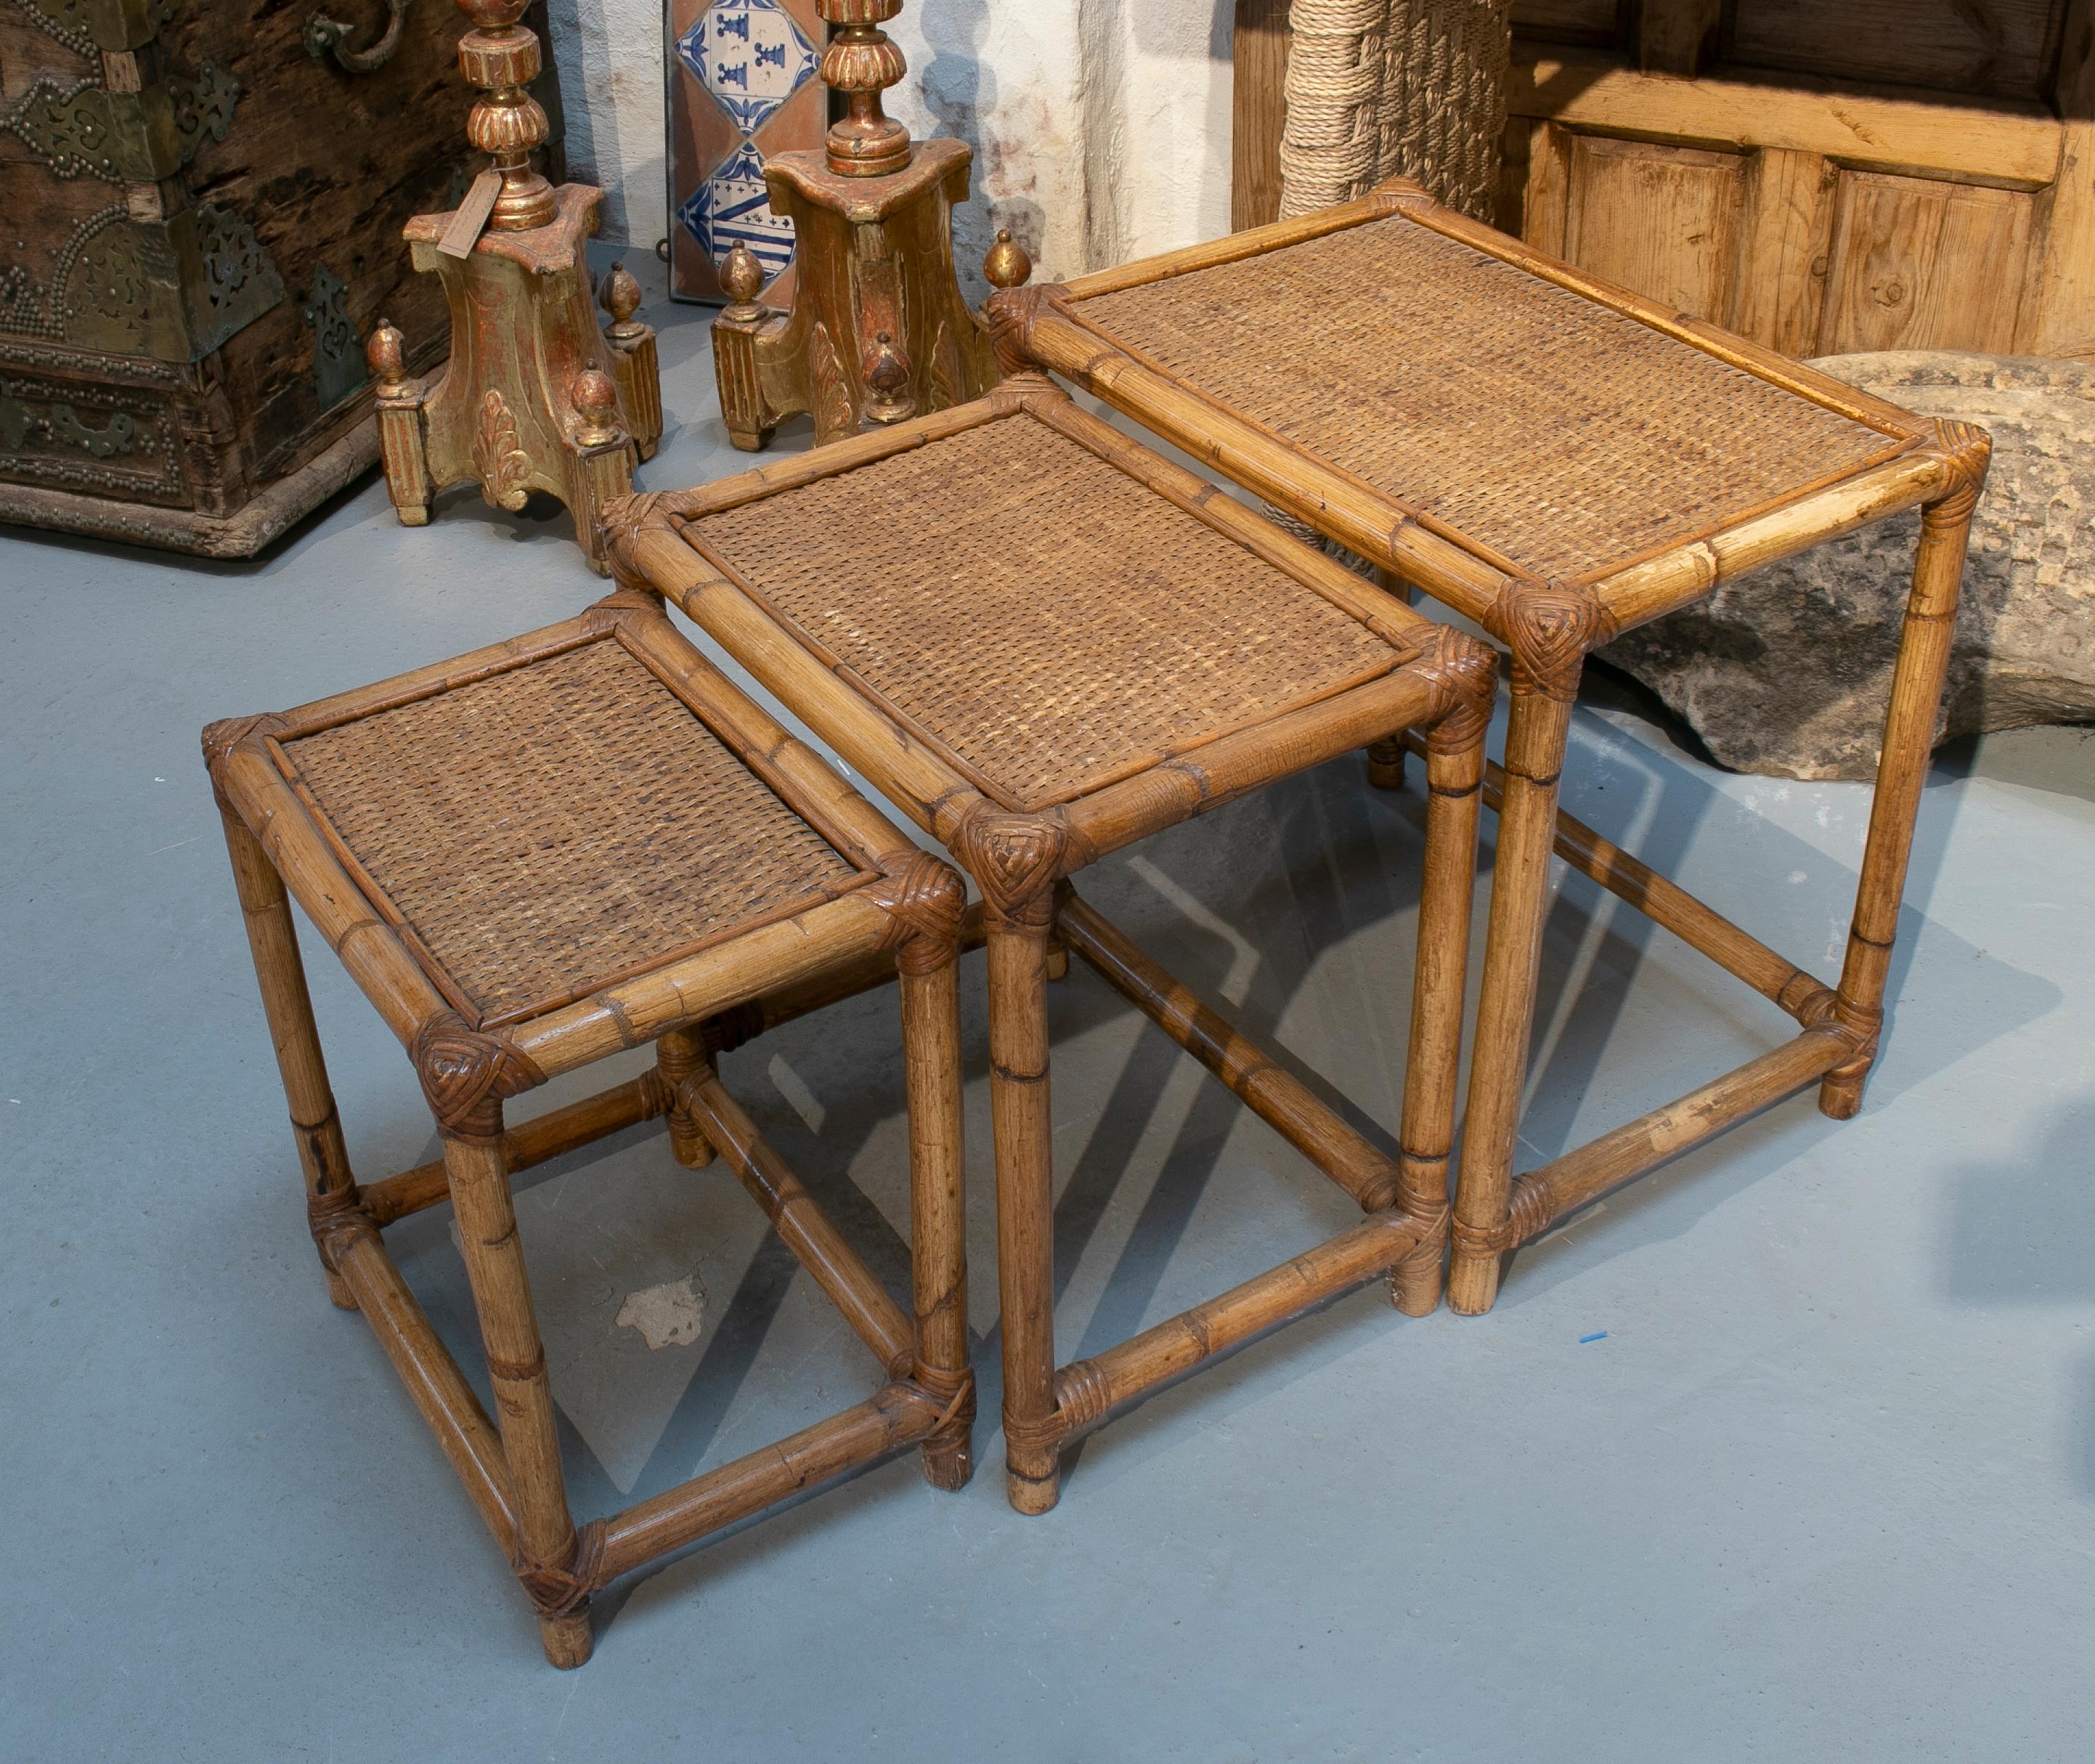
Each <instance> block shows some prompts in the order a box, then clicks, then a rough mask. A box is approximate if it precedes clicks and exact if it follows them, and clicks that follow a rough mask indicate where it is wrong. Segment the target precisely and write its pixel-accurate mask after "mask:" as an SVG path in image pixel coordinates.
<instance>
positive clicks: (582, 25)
mask: <svg viewBox="0 0 2095 1764" xmlns="http://www.w3.org/2000/svg"><path fill="white" fill-rule="evenodd" d="M547 15H548V17H549V18H550V20H551V24H552V39H553V45H552V46H553V65H554V66H555V68H557V69H558V70H559V72H560V107H561V108H562V110H563V111H564V112H565V113H566V120H567V142H568V176H570V177H572V178H573V179H574V180H575V181H577V183H581V184H595V185H597V186H598V187H599V189H602V190H603V193H604V205H603V237H604V238H606V239H609V240H612V241H614V242H621V243H625V244H634V245H640V246H652V245H653V244H654V243H655V242H656V240H657V239H659V238H660V237H663V236H664V234H665V233H668V232H669V169H668V162H667V143H668V141H669V126H668V122H667V119H666V117H665V115H664V95H663V94H664V63H663V44H662V20H663V11H662V5H661V0H547Z"/></svg>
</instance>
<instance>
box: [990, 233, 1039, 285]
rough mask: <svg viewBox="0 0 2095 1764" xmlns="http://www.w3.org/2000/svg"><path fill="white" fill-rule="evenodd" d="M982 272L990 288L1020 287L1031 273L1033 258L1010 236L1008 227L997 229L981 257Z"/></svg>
mask: <svg viewBox="0 0 2095 1764" xmlns="http://www.w3.org/2000/svg"><path fill="white" fill-rule="evenodd" d="M982 273H983V274H984V275H985V276H987V277H989V285H990V286H991V287H992V288H1022V287H1024V286H1025V285H1026V278H1027V277H1030V276H1031V275H1032V273H1033V259H1031V258H1030V257H1029V256H1027V255H1026V247H1025V246H1022V245H1021V244H1020V243H1019V242H1017V240H1016V239H1014V238H1013V237H1012V236H1011V229H1009V228H1008V227H1000V228H998V229H997V234H996V242H995V244H994V245H992V246H990V248H989V255H987V256H986V257H985V258H983V259H982Z"/></svg>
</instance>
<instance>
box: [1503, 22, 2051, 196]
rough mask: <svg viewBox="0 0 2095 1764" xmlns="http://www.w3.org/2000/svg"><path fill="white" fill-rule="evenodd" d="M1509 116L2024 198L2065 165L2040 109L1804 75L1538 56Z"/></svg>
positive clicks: (1519, 70)
mask: <svg viewBox="0 0 2095 1764" xmlns="http://www.w3.org/2000/svg"><path fill="white" fill-rule="evenodd" d="M1506 108H1507V110H1508V111H1509V113H1510V114H1511V115H1515V116H1534V117H1542V118H1546V119H1548V120H1551V121H1553V122H1556V123H1559V124H1563V125H1564V126H1566V127H1567V128H1588V129H1593V130H1596V131H1599V132H1601V133H1607V134H1611V135H1618V136H1622V137H1626V138H1628V139H1631V140H1639V139H1641V140H1646V141H1668V142H1681V143H1683V144H1684V145H1687V146H1699V147H1715V148H1720V149H1721V148H1730V149H1732V150H1747V149H1752V148H1760V147H1782V148H1786V149H1788V150H1792V151H1795V152H1799V153H1816V154H1823V155H1824V156H1825V157H1826V158H1827V159H1833V160H1836V161H1838V162H1839V163H1841V164H1843V165H1851V166H1862V167H1866V168H1870V169H1871V170H1875V171H1886V172H1912V173H1914V175H1916V176H1923V177H1934V178H1946V179H1950V180H1962V181H1970V182H1973V183H1988V184H1998V185H2004V186H2007V187H2010V188H2014V189H2042V188H2043V187H2044V186H2045V185H2048V184H2049V183H2050V182H2051V181H2052V179H2053V178H2054V176H2055V175H2056V174H2057V172H2058V164H2059V145H2060V140H2061V128H2062V125H2061V124H2060V123H2059V121H2058V118H2057V117H2055V116H2054V115H2051V114H2050V113H2049V111H2047V110H2045V109H2044V108H2043V107H2040V106H2037V105H2034V104H2018V103H2013V102H2009V101H2008V100H2006V99H1996V100H1994V101H1993V102H1991V103H1989V105H1988V107H1987V108H1985V109H1984V110H1978V109H1971V108H1967V107H1963V106H1961V105H1956V104H1940V103H1930V102H1926V101H1924V100H1922V99H1919V98H1892V97H1884V96H1879V95H1877V94H1874V93H1871V92H1867V91H1858V90H1857V89H1853V88H1852V87H1845V86H1838V85H1833V84H1831V82H1828V81H1823V80H1812V79H1810V78H1807V77H1806V76H1804V75H1801V74H1798V75H1792V76H1788V77H1786V78H1785V79H1784V81H1782V82H1781V83H1780V84H1778V83H1776V82H1775V81H1773V80H1768V79H1761V78H1754V79H1751V80H1747V79H1740V78H1728V79H1723V80H1683V79H1678V78H1675V77H1673V76H1669V75H1666V74H1652V73H1639V72H1635V70H1634V69H1631V68H1623V67H1620V66H1617V65H1615V64H1613V63H1606V62H1598V61H1589V60H1583V59H1570V58H1557V57H1554V56H1551V57H1535V58H1532V59H1524V60H1521V61H1517V62H1515V63H1514V67H1513V70H1512V72H1511V74H1510V75H1509V77H1508V81H1507V90H1506ZM1537 146H1538V147H1539V146H1540V143H1539V142H1538V143H1537ZM1531 189H1532V185H1531ZM1533 224H1534V223H1533V220H1532V219H1531V221H1530V225H1531V226H1532V225H1533Z"/></svg>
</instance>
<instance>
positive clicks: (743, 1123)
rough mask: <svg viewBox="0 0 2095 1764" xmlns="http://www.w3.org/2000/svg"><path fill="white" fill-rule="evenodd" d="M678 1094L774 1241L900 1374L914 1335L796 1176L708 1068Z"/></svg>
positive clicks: (911, 1359)
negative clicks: (773, 1233) (768, 1223)
mask: <svg viewBox="0 0 2095 1764" xmlns="http://www.w3.org/2000/svg"><path fill="white" fill-rule="evenodd" d="M679 1094H680V1095H681V1096H682V1099H683V1100H684V1101H685V1103H686V1106H687V1107H688V1108H690V1110H691V1112H692V1113H694V1114H695V1115H696V1116H698V1117H699V1126H701V1127H702V1128H703V1130H704V1131H705V1135H706V1137H707V1139H709V1140H711V1141H712V1146H713V1149H714V1150H715V1151H716V1152H719V1153H720V1155H721V1156H722V1157H723V1158H724V1159H725V1160H726V1161H727V1164H728V1165H729V1167H730V1169H733V1170H734V1173H735V1174H736V1175H737V1176H738V1177H739V1178H741V1180H742V1185H743V1187H745V1188H747V1190H748V1191H749V1193H750V1196H751V1199H752V1200H755V1201H756V1204H758V1205H759V1206H760V1207H761V1208H763V1209H764V1215H765V1217H768V1218H769V1220H770V1221H771V1226H772V1229H773V1230H775V1231H777V1234H778V1237H779V1241H780V1242H782V1244H785V1246H786V1248H788V1249H790V1250H791V1251H792V1252H793V1253H794V1255H795V1256H796V1257H799V1261H800V1265H801V1266H803V1267H804V1268H805V1269H806V1270H808V1273H809V1274H812V1275H813V1276H814V1277H815V1282H816V1284H817V1285H818V1286H820V1287H821V1289H822V1290H823V1291H825V1292H826V1293H827V1294H828V1295H829V1296H830V1302H831V1303H832V1304H834V1305H835V1306H836V1308H837V1309H838V1310H839V1311H841V1312H842V1313H843V1318H844V1321H845V1322H847V1323H849V1324H850V1325H851V1326H852V1330H853V1331H855V1332H856V1335H857V1336H858V1338H859V1339H860V1340H861V1341H863V1342H864V1343H865V1344H866V1346H867V1347H869V1348H871V1349H872V1350H873V1357H874V1358H876V1359H877V1360H878V1361H880V1363H881V1365H882V1367H883V1368H884V1369H885V1370H886V1373H887V1374H888V1376H889V1377H890V1378H900V1377H902V1376H903V1375H904V1374H906V1373H907V1372H908V1370H909V1369H910V1367H911V1366H912V1365H913V1364H914V1363H915V1360H916V1336H915V1333H914V1331H913V1330H912V1327H911V1325H910V1322H909V1319H908V1317H907V1316H906V1315H904V1313H903V1310H902V1308H901V1306H899V1304H896V1303H895V1300H893V1299H891V1298H890V1297H889V1296H888V1294H887V1289H886V1287H883V1286H882V1285H881V1283H879V1282H878V1280H876V1279H874V1278H873V1273H872V1270H870V1269H869V1268H868V1267H867V1266H866V1265H865V1263H864V1262H863V1261H860V1260H859V1258H858V1255H857V1252H856V1251H854V1250H853V1249H852V1247H851V1245H850V1244H847V1243H846V1242H845V1241H844V1239H843V1234H842V1233H841V1232H839V1231H838V1230H837V1228H836V1226H834V1225H833V1224H832V1223H830V1217H829V1215H828V1214H827V1213H824V1212H823V1211H822V1209H821V1208H820V1207H819V1206H817V1204H815V1197H814V1196H812V1195H811V1194H809V1193H808V1191H807V1190H806V1189H805V1188H804V1187H802V1186H801V1183H800V1178H799V1177H797V1176H795V1174H793V1172H792V1171H791V1169H789V1168H788V1167H787V1166H786V1161H785V1160H784V1159H783V1158H782V1157H780V1156H779V1155H778V1154H777V1152H774V1151H773V1150H772V1148H771V1147H770V1146H769V1144H768V1143H766V1142H765V1140H764V1136H763V1135H761V1134H760V1133H759V1132H758V1131H757V1130H756V1123H755V1122H752V1121H751V1119H750V1118H749V1117H748V1116H747V1115H746V1114H744V1113H743V1112H742V1108H741V1105H740V1104H738V1103H737V1102H736V1101H735V1100H734V1098H733V1097H732V1096H730V1095H728V1093H727V1091H726V1090H725V1088H724V1087H722V1085H721V1081H720V1079H719V1078H718V1077H717V1076H716V1075H715V1074H713V1073H712V1071H711V1070H710V1069H706V1068H703V1067H702V1068H701V1069H699V1071H698V1072H697V1073H696V1074H694V1075H693V1077H692V1078H690V1080H688V1081H687V1082H686V1084H685V1086H684V1087H683V1090H682V1091H681V1092H680V1093H679Z"/></svg>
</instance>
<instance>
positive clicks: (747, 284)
mask: <svg viewBox="0 0 2095 1764" xmlns="http://www.w3.org/2000/svg"><path fill="white" fill-rule="evenodd" d="M721 287H723V288H724V289H725V290H727V297H728V301H729V305H728V308H727V311H725V313H723V314H722V315H721V316H723V317H725V318H730V319H736V320H744V321H747V320H750V319H754V318H759V317H761V316H762V315H763V311H764V309H763V308H762V307H760V306H759V305H757V303H756V297H757V295H759V294H761V293H762V292H763V291H764V266H763V265H762V264H760V263H758V262H757V261H756V252H754V251H752V250H750V248H749V247H748V246H747V245H744V244H743V242H741V241H740V240H739V239H738V240H737V241H736V242H735V246H734V250H731V251H730V252H729V253H728V254H727V262H726V263H725V264H722V265H721Z"/></svg>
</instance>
